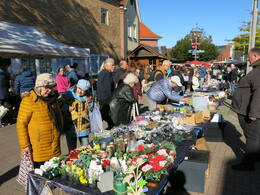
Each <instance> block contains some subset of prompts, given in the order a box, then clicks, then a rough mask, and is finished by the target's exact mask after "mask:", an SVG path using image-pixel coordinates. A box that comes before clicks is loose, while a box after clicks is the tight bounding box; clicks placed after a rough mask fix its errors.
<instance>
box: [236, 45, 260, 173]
mask: <svg viewBox="0 0 260 195" xmlns="http://www.w3.org/2000/svg"><path fill="white" fill-rule="evenodd" d="M249 62H250V63H251V66H252V67H253V69H252V71H251V72H249V73H248V74H247V75H246V76H244V77H243V78H241V79H240V81H239V83H238V86H237V89H236V91H235V93H234V96H233V100H232V110H233V111H234V112H236V113H237V114H238V120H239V124H240V126H241V128H242V129H243V133H244V135H245V137H246V151H245V155H244V158H243V159H242V162H240V163H238V164H235V165H233V166H232V169H234V170H239V171H253V170H254V164H255V162H256V161H257V160H258V159H259V157H260V77H259V75H260V48H253V49H251V50H250V51H249Z"/></svg>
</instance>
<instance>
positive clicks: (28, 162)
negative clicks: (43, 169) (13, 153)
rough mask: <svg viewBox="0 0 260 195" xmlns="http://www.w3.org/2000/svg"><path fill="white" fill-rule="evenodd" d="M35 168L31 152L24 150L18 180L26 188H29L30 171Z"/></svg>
mask: <svg viewBox="0 0 260 195" xmlns="http://www.w3.org/2000/svg"><path fill="white" fill-rule="evenodd" d="M33 170H34V167H33V162H32V155H31V152H23V156H22V159H21V163H20V168H19V174H18V177H17V182H18V183H19V184H21V185H22V186H23V187H24V188H25V189H26V188H27V179H28V173H29V172H30V171H33Z"/></svg>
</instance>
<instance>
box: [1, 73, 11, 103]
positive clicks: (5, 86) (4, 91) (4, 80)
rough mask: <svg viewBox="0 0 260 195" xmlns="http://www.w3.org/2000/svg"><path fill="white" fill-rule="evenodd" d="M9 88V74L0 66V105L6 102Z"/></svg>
mask: <svg viewBox="0 0 260 195" xmlns="http://www.w3.org/2000/svg"><path fill="white" fill-rule="evenodd" d="M9 88H10V76H9V75H8V73H7V72H5V71H4V70H2V69H1V68H0V105H5V104H7V103H8V98H9V96H10V94H9Z"/></svg>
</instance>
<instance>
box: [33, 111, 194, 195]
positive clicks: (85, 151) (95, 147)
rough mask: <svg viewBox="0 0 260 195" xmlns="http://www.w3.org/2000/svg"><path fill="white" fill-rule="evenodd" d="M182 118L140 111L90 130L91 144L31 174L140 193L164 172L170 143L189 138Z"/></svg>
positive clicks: (170, 156)
mask: <svg viewBox="0 0 260 195" xmlns="http://www.w3.org/2000/svg"><path fill="white" fill-rule="evenodd" d="M184 117H185V115H184V114H183V113H180V112H170V111H163V112H159V111H155V112H146V113H144V114H142V115H141V116H139V118H138V119H137V120H136V121H134V122H132V123H131V124H130V125H120V126H117V127H114V128H113V129H112V130H111V131H102V132H97V133H95V135H94V137H93V141H92V143H91V144H89V145H86V146H82V147H80V148H78V149H75V150H72V151H70V152H69V154H68V156H66V157H55V158H52V159H51V160H49V161H47V162H45V164H44V165H42V166H41V167H40V168H39V169H35V173H37V174H39V175H41V176H43V177H45V178H47V179H49V180H51V179H53V178H55V177H61V178H62V179H64V180H67V181H69V184H71V185H73V184H75V183H80V184H81V185H85V186H86V187H92V188H98V189H99V190H100V191H101V192H102V193H103V192H107V191H114V192H115V193H117V194H121V193H126V194H136V195H137V194H143V193H145V192H147V191H148V189H149V188H150V187H155V186H156V185H158V184H159V182H160V181H161V180H162V178H164V177H165V176H166V175H167V174H168V170H169V168H170V167H172V165H173V163H174V159H175V157H176V147H177V146H178V145H179V144H180V143H182V142H183V141H185V140H190V139H192V138H194V136H195V135H194V133H193V131H192V130H193V129H192V128H190V127H189V126H185V125H183V122H182V120H184ZM148 187H149V188H148Z"/></svg>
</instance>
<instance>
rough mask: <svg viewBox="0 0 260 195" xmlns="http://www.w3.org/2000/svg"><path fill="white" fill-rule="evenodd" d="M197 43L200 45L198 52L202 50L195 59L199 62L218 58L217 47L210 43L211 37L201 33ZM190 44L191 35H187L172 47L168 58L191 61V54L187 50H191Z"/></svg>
mask: <svg viewBox="0 0 260 195" xmlns="http://www.w3.org/2000/svg"><path fill="white" fill-rule="evenodd" d="M199 42H200V43H201V44H200V45H199V46H198V50H204V53H199V54H198V58H197V59H198V60H201V61H209V60H213V59H216V57H217V56H218V51H217V47H216V46H215V45H214V44H213V43H212V37H211V36H206V34H205V32H204V31H203V32H202V34H201V37H200V40H199ZM191 43H192V41H191V34H188V35H186V36H185V37H184V38H183V39H181V40H180V41H178V42H177V44H176V45H175V46H174V47H172V49H171V50H170V52H169V54H170V56H171V57H172V58H176V59H179V60H182V61H192V60H193V59H194V57H193V56H192V54H191V53H189V50H192V45H191Z"/></svg>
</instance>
